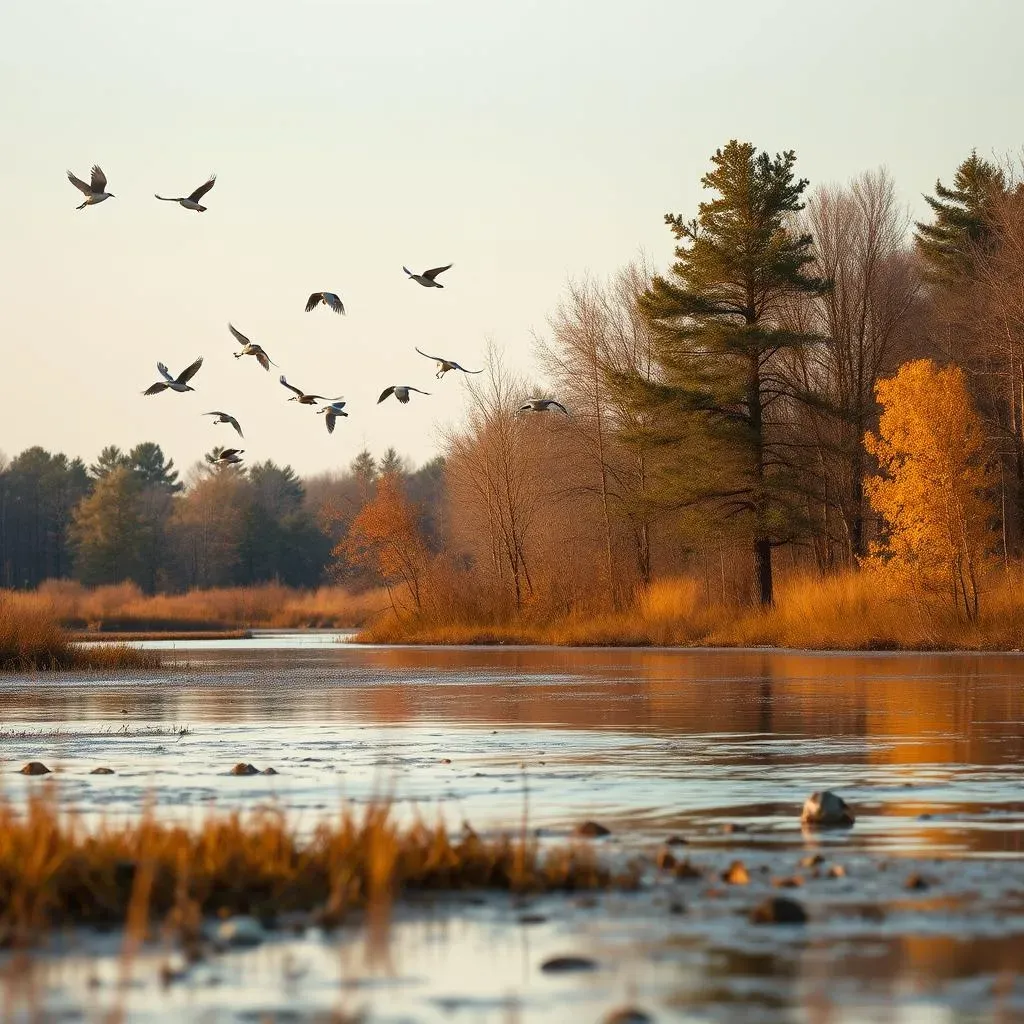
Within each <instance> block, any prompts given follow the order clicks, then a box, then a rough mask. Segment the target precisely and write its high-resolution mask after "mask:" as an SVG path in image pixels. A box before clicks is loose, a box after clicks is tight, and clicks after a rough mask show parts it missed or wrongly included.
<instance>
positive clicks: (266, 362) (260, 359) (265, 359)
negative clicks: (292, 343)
mask: <svg viewBox="0 0 1024 1024" xmlns="http://www.w3.org/2000/svg"><path fill="white" fill-rule="evenodd" d="M256 362H257V363H259V364H260V366H262V367H263V369H264V370H268V371H269V370H270V356H268V355H267V353H266V352H264V351H263V349H260V350H259V352H257V353H256Z"/></svg>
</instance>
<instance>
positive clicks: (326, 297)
mask: <svg viewBox="0 0 1024 1024" xmlns="http://www.w3.org/2000/svg"><path fill="white" fill-rule="evenodd" d="M321 302H322V303H323V304H324V305H325V306H329V307H330V308H331V309H333V310H334V312H335V313H341V314H342V315H344V313H345V304H344V303H343V302H342V301H341V298H340V297H339V296H337V295H335V294H334V292H313V294H312V295H310V297H309V298H308V299H306V312H307V313H312V312H313V310H314V309H316V307H317V306H319V305H320V303H321Z"/></svg>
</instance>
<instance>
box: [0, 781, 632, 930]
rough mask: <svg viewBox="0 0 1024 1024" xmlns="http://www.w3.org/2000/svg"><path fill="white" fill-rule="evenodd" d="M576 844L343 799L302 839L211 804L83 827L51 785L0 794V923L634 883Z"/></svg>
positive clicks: (253, 910) (15, 926)
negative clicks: (397, 817) (430, 819)
mask: <svg viewBox="0 0 1024 1024" xmlns="http://www.w3.org/2000/svg"><path fill="white" fill-rule="evenodd" d="M633 884H635V878H633V877H632V876H630V875H628V874H625V875H621V876H615V875H613V874H612V873H611V872H610V871H609V870H607V869H606V868H604V867H602V866H600V865H599V863H598V862H597V860H596V858H595V857H594V855H593V854H592V853H591V852H590V851H589V850H588V849H586V848H585V847H584V846H582V845H567V846H564V847H560V848H554V849H551V850H548V851H545V852H542V851H541V850H540V849H539V847H538V845H537V843H536V841H535V840H532V839H530V838H528V837H526V836H525V835H522V836H519V837H518V838H508V837H500V838H495V839H487V838H482V837H480V836H478V835H477V834H476V833H475V832H473V831H472V829H470V828H468V827H464V828H463V830H462V832H461V833H460V834H458V835H457V836H454V837H453V836H451V835H449V833H448V831H447V830H446V829H445V828H444V827H443V825H442V824H440V823H438V824H435V825H433V826H431V825H427V824H425V823H424V822H422V821H418V822H414V823H413V824H410V825H399V824H398V823H396V822H395V821H394V819H393V817H392V815H391V810H390V807H389V806H388V804H387V803H385V802H381V803H374V804H370V805H367V806H365V807H364V808H362V809H360V810H356V809H354V808H352V807H345V808H343V809H342V810H341V811H340V812H339V814H338V816H337V817H336V818H334V819H333V820H329V821H326V822H323V823H321V824H320V825H318V826H317V827H316V829H315V830H314V831H313V832H312V834H311V835H310V836H309V837H308V838H301V837H300V835H299V833H298V832H297V831H296V830H295V828H294V827H293V826H292V825H291V824H290V823H289V821H288V820H287V818H286V816H285V815H284V814H283V813H282V812H279V811H276V810H261V811H257V812H253V813H248V814H241V813H218V812H211V813H210V814H209V816H208V817H207V818H206V819H205V820H204V821H203V822H202V823H201V824H199V825H197V826H194V827H189V826H185V825H180V824H173V823H164V822H161V821H159V820H158V818H157V817H156V815H155V813H154V811H153V808H152V807H150V808H148V809H147V811H146V813H145V814H144V816H143V818H142V819H141V820H137V821H134V822H131V823H124V824H114V823H112V822H109V821H108V822H105V823H102V824H100V825H99V826H98V827H96V828H86V827H85V826H84V825H83V824H82V822H81V821H80V820H79V819H78V818H76V816H74V815H73V814H70V813H67V812H66V811H62V810H61V809H60V808H59V807H58V806H57V804H56V802H55V799H54V798H53V797H52V796H50V795H44V796H38V795H37V796H33V797H30V799H29V801H28V803H27V805H26V806H24V807H21V808H19V807H16V806H14V805H12V804H11V803H9V802H6V801H0V934H2V935H3V937H4V939H5V941H6V944H8V945H16V946H22V945H29V944H32V942H33V940H34V939H36V938H38V937H39V936H40V935H42V934H43V933H45V931H46V930H47V929H49V928H53V927H57V926H64V925H100V926H105V925H121V924H124V923H125V922H126V920H127V921H128V922H129V925H130V927H129V931H132V932H133V933H135V934H136V935H137V934H138V933H139V931H140V930H141V929H142V927H143V923H145V922H164V923H165V924H166V925H168V926H169V927H173V928H175V929H177V930H179V931H182V930H185V931H188V930H191V931H195V929H196V928H197V927H198V926H199V923H201V921H202V920H203V919H204V918H209V917H213V916H218V915H219V916H225V915H230V914H243V913H244V914H253V915H255V916H257V917H258V918H260V919H261V920H263V921H265V922H267V923H269V924H273V923H274V922H275V920H276V919H277V917H278V916H279V915H281V914H284V913H287V912H292V911H304V912H311V911H315V912H316V914H317V917H318V919H319V920H320V921H321V922H322V923H324V924H328V925H329V924H332V923H338V922H340V921H341V920H342V919H343V918H344V917H345V916H346V915H347V914H349V913H350V912H354V911H371V912H373V913H374V914H376V916H377V918H378V920H383V919H384V918H386V916H387V910H388V908H389V907H390V906H391V904H392V903H393V901H394V900H395V899H397V898H399V897H400V896H401V895H402V894H403V893H404V892H411V891H413V890H434V891H453V890H467V889H492V890H505V891H509V890H511V891H517V892H524V891H525V892H547V891H555V890H563V891H564V890H579V889H600V888H608V887H611V886H613V885H621V886H632V885H633ZM140 905H141V906H142V909H140Z"/></svg>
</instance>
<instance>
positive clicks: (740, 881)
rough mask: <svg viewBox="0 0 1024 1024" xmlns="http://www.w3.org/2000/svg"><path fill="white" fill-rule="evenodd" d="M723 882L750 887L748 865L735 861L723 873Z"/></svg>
mask: <svg viewBox="0 0 1024 1024" xmlns="http://www.w3.org/2000/svg"><path fill="white" fill-rule="evenodd" d="M722 881H723V882H728V883H729V885H748V884H749V883H750V872H748V871H747V866H746V864H744V863H743V861H741V860H734V861H733V862H732V863H731V864H730V865H729V866H728V867H727V868H726V869H725V870H724V871H723V872H722Z"/></svg>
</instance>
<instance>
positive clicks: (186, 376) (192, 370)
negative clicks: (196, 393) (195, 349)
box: [178, 356, 203, 384]
mask: <svg viewBox="0 0 1024 1024" xmlns="http://www.w3.org/2000/svg"><path fill="white" fill-rule="evenodd" d="M202 365H203V357H202V356H200V357H199V358H198V359H197V360H196V361H195V362H194V363H192V365H191V366H186V367H185V369H184V370H182V371H181V373H179V374H178V383H179V384H187V383H188V382H189V381H190V380H191V379H192V378H193V377H194V376H195V375H196V371H197V370H198V369H199V367H200V366H202Z"/></svg>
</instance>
